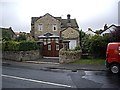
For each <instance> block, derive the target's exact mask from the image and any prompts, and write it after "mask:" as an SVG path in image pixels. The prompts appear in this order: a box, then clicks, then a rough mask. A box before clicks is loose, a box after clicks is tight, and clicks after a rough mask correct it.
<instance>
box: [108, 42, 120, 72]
mask: <svg viewBox="0 0 120 90" xmlns="http://www.w3.org/2000/svg"><path fill="white" fill-rule="evenodd" d="M106 67H107V68H108V69H109V70H110V71H111V72H112V73H119V72H120V42H115V43H109V44H108V46H107V51H106Z"/></svg>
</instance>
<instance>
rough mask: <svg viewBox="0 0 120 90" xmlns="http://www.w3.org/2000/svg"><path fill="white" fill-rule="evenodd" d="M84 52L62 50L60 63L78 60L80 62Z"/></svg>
mask: <svg viewBox="0 0 120 90" xmlns="http://www.w3.org/2000/svg"><path fill="white" fill-rule="evenodd" d="M81 54H82V51H81V50H77V51H70V50H67V51H66V50H64V49H61V50H60V51H59V63H61V64H62V63H70V62H74V61H76V60H79V59H80V58H81Z"/></svg>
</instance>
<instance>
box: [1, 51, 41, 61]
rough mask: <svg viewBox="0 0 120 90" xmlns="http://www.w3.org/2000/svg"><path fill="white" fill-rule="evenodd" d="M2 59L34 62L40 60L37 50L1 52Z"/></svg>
mask: <svg viewBox="0 0 120 90" xmlns="http://www.w3.org/2000/svg"><path fill="white" fill-rule="evenodd" d="M2 58H3V59H9V60H15V61H25V60H36V59H39V58H42V55H41V54H40V51H39V50H31V51H3V52H2Z"/></svg>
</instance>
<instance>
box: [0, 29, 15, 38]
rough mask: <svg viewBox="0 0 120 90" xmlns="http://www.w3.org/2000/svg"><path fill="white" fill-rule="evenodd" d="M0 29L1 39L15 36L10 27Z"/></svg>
mask: <svg viewBox="0 0 120 90" xmlns="http://www.w3.org/2000/svg"><path fill="white" fill-rule="evenodd" d="M0 30H1V31H2V39H3V40H4V39H6V40H7V39H12V38H16V34H15V32H14V31H13V30H12V28H11V27H9V28H0Z"/></svg>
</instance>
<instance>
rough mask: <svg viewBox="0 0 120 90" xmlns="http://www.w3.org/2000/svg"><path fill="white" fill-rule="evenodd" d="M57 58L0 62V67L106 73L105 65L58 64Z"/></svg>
mask: <svg viewBox="0 0 120 90" xmlns="http://www.w3.org/2000/svg"><path fill="white" fill-rule="evenodd" d="M58 60H59V59H58V58H44V59H40V60H35V61H22V62H17V61H11V60H2V65H3V66H4V65H5V66H7V65H8V66H9V65H11V66H18V67H28V68H35V69H40V70H57V69H59V70H72V71H76V70H87V71H106V67H105V65H93V64H92V65H91V64H71V63H70V64H59V62H58Z"/></svg>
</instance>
